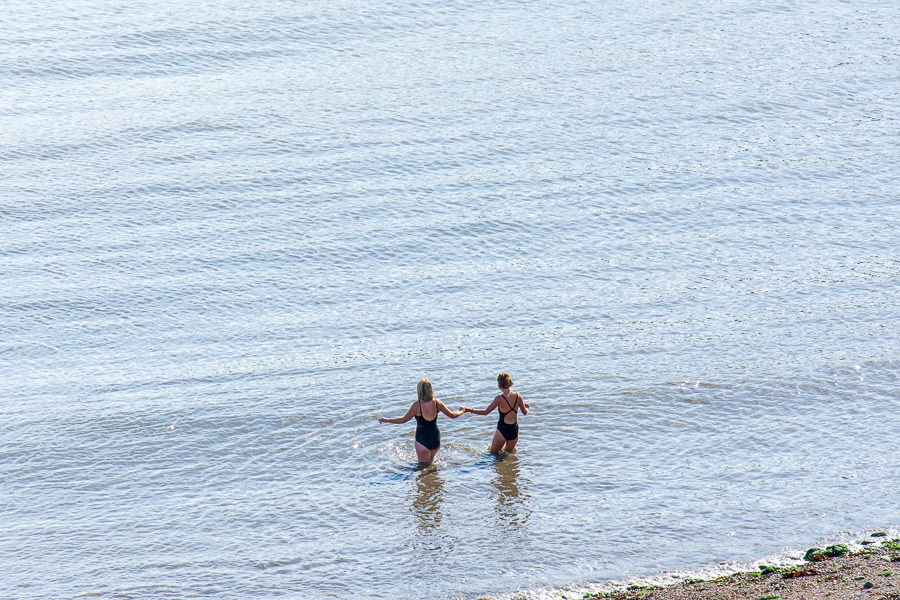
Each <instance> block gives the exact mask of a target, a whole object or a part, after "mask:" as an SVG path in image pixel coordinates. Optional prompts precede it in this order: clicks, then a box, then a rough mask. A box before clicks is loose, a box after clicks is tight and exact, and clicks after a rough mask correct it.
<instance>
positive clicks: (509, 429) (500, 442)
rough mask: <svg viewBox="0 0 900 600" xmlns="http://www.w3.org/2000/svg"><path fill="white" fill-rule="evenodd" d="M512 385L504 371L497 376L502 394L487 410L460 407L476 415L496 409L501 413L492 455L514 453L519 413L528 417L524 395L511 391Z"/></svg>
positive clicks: (492, 443)
mask: <svg viewBox="0 0 900 600" xmlns="http://www.w3.org/2000/svg"><path fill="white" fill-rule="evenodd" d="M512 385H513V380H512V377H510V376H509V373H507V372H506V371H504V372H503V373H500V374H499V375H497V387H498V388H500V393H499V394H498V395H496V396H494V399H493V400H492V401H491V403H490V404H488V406H487V408H485V409H483V410H479V409H477V408H468V407H465V406H461V407H460V410H461V411H462V412H469V413H472V414H476V415H486V414H489V413H490V412H491V411H492V410H494V409H495V408H496V409H497V412H499V413H500V418H499V419H498V420H497V431H495V432H494V439H493V440H491V454H497V453H498V452H500V451H501V450H506V451H507V452H512V450H513V448H515V447H516V442H518V441H519V420H518V418H517V414H518V413H517V411H518V410H519V409H521V410H522V414H523V415H527V414H528V409H529V408H530V407H529V406H528V405H527V404H525V400H523V399H522V394H520V393H519V392H513V391H510V389H509V388H511V387H512ZM504 409H505V410H504Z"/></svg>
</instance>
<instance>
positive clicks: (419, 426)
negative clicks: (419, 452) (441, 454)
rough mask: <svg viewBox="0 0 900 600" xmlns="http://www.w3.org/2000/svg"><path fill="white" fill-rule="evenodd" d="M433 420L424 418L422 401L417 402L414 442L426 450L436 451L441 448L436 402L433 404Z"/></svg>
mask: <svg viewBox="0 0 900 600" xmlns="http://www.w3.org/2000/svg"><path fill="white" fill-rule="evenodd" d="M434 408H435V415H434V419H432V420H430V421H429V420H428V419H426V418H425V412H424V411H423V410H422V401H421V400H419V412H420V413H421V414H420V415H415V417H416V441H417V442H419V443H420V444H422V445H423V446H425V447H426V448H428V449H429V450H437V449H438V448H440V447H441V431H440V429H438V426H437V402H435V407H434Z"/></svg>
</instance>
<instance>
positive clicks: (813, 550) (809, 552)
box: [803, 548, 825, 560]
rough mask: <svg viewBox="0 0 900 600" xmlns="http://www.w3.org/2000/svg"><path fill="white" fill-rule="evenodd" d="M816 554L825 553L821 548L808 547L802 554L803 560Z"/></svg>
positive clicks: (809, 558) (812, 557)
mask: <svg viewBox="0 0 900 600" xmlns="http://www.w3.org/2000/svg"><path fill="white" fill-rule="evenodd" d="M817 554H825V550H823V549H822V548H810V549H809V550H807V551H806V554H804V555H803V560H813V559H814V558H815V557H816V555H817Z"/></svg>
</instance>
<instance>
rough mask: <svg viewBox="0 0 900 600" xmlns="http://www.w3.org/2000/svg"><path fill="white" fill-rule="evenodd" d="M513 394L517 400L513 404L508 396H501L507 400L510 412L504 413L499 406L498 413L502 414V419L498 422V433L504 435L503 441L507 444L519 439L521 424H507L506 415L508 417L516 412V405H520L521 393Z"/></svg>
mask: <svg viewBox="0 0 900 600" xmlns="http://www.w3.org/2000/svg"><path fill="white" fill-rule="evenodd" d="M513 393H514V394H515V395H516V399H515V401H514V402H512V404H510V402H509V398H507V397H506V396H503V394H500V395H501V396H503V399H504V400H506V405H507V406H509V410H508V411H506V412H503V411H502V410H501V409H500V405H499V404H498V405H497V412H499V413H500V419H499V420H498V421H497V431H499V432H500V435H502V436H503V439H504V440H506V441H507V442H511V441H512V440H514V439H516V438H517V437H519V423H518V422H516V423H507V422H506V421H505V420H504V418H505V417H506V415H508V414H509V413H511V412H516V405H518V404H519V393H518V392H513Z"/></svg>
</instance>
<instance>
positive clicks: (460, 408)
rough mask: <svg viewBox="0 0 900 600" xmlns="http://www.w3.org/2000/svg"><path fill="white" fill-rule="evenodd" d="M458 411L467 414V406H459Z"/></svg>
mask: <svg viewBox="0 0 900 600" xmlns="http://www.w3.org/2000/svg"><path fill="white" fill-rule="evenodd" d="M459 410H461V411H462V412H464V413H467V412H469V410H470V409H469V407H468V406H460V407H459Z"/></svg>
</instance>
